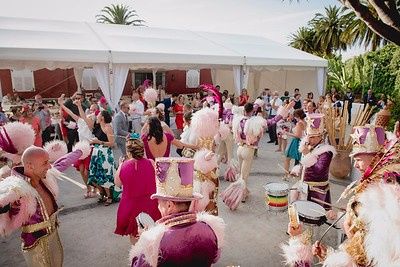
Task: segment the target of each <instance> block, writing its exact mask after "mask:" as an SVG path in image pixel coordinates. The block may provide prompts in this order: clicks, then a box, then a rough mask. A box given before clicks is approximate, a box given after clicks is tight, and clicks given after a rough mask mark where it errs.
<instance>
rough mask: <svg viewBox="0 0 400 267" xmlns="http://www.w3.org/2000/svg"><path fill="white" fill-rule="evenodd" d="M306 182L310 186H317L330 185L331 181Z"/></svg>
mask: <svg viewBox="0 0 400 267" xmlns="http://www.w3.org/2000/svg"><path fill="white" fill-rule="evenodd" d="M304 182H305V183H306V184H308V185H309V186H310V187H315V186H327V185H329V181H325V182H312V181H304Z"/></svg>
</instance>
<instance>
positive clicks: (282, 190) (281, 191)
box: [263, 182, 290, 194]
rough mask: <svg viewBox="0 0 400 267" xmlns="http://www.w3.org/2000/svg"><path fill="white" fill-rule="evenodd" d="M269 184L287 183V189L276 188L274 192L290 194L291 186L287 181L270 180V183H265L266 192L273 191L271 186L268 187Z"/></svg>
mask: <svg viewBox="0 0 400 267" xmlns="http://www.w3.org/2000/svg"><path fill="white" fill-rule="evenodd" d="M269 184H283V185H285V186H286V187H287V189H279V190H275V191H273V192H272V193H279V194H289V188H290V186H289V184H288V183H285V182H269V183H267V184H265V185H263V187H264V189H265V192H266V193H270V192H271V189H270V188H267V186H268V185H269Z"/></svg>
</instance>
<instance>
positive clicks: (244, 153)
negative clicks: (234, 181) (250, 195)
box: [237, 146, 254, 188]
mask: <svg viewBox="0 0 400 267" xmlns="http://www.w3.org/2000/svg"><path fill="white" fill-rule="evenodd" d="M237 157H238V160H239V168H240V177H241V178H242V179H243V180H244V182H245V183H246V188H247V179H248V178H249V175H250V170H251V165H252V164H253V159H254V148H251V147H247V146H239V147H238V149H237Z"/></svg>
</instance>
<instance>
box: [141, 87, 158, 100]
mask: <svg viewBox="0 0 400 267" xmlns="http://www.w3.org/2000/svg"><path fill="white" fill-rule="evenodd" d="M143 98H144V100H146V102H147V103H155V102H156V101H157V99H158V92H157V90H156V89H154V88H147V89H146V90H145V91H144V93H143Z"/></svg>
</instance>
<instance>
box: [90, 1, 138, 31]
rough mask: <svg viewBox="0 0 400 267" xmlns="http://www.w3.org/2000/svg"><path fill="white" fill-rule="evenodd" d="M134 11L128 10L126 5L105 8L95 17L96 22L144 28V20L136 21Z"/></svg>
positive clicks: (136, 17) (136, 16)
mask: <svg viewBox="0 0 400 267" xmlns="http://www.w3.org/2000/svg"><path fill="white" fill-rule="evenodd" d="M138 17H139V16H138V15H137V13H136V10H133V9H130V7H129V6H127V5H122V4H121V5H120V4H117V5H114V4H112V5H111V6H105V7H104V8H103V9H102V10H101V14H99V15H96V18H97V22H99V23H107V24H122V25H132V26H144V24H143V23H144V22H145V21H144V20H142V19H138Z"/></svg>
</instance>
